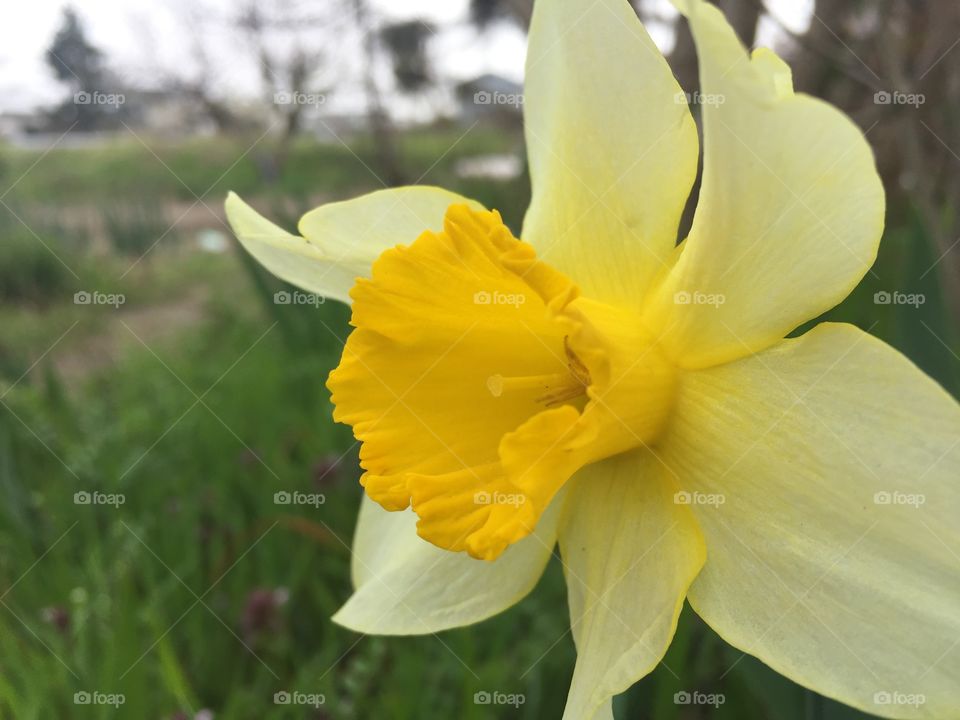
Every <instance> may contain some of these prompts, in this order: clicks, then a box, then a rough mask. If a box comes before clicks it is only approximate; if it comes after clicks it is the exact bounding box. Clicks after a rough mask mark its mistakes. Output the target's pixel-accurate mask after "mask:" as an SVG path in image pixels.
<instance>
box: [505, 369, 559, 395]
mask: <svg viewBox="0 0 960 720" xmlns="http://www.w3.org/2000/svg"><path fill="white" fill-rule="evenodd" d="M569 383H570V376H569V375H567V374H565V373H548V374H546V375H526V376H521V377H504V376H503V375H491V376H490V377H488V378H487V390H489V391H490V394H491V395H493V396H494V397H500V396H501V395H503V393H504V392H507V391H511V390H538V389H543V390H550V389H551V388H555V387H557V386H558V385H569Z"/></svg>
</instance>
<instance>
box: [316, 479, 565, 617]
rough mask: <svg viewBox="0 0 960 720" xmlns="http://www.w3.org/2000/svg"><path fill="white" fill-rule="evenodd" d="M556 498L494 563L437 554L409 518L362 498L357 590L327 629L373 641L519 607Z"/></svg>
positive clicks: (535, 573)
mask: <svg viewBox="0 0 960 720" xmlns="http://www.w3.org/2000/svg"><path fill="white" fill-rule="evenodd" d="M560 501H562V496H561V497H559V498H558V501H557V502H555V503H554V505H553V506H551V508H548V510H547V512H546V513H544V515H543V516H542V517H541V518H540V522H539V523H538V524H537V529H536V531H535V532H534V534H533V535H531V536H529V537H527V538H525V539H523V540H521V541H520V542H518V543H516V544H515V545H512V546H511V547H509V548H507V550H506V551H505V552H504V553H503V555H501V556H500V558H499V559H497V560H496V561H495V562H485V561H483V560H475V559H473V558H471V557H469V556H468V555H465V554H464V553H452V552H448V551H446V550H441V549H440V548H438V547H435V546H434V545H431V544H430V543H428V542H427V541H426V540H423V539H422V538H420V537H419V536H418V535H417V528H416V523H417V516H416V515H414V514H413V512H412V511H410V510H406V511H403V512H387V511H386V510H384V509H383V508H381V507H380V506H379V505H378V504H377V503H375V502H373V501H372V500H370V499H369V498H367V497H366V496H365V497H364V499H363V505H362V506H361V509H360V518H359V520H358V521H357V530H356V534H355V537H354V542H353V582H354V585H355V587H356V591H355V592H354V593H353V595H352V596H351V597H350V599H349V600H348V601H347V603H346V604H345V605H344V606H343V607H342V608H340V610H339V611H338V612H337V614H336V615H334V616H333V620H334V622H337V623H339V624H340V625H343V626H344V627H347V628H350V629H351V630H355V631H357V632H362V633H368V634H375V635H419V634H424V633H432V632H439V631H440V630H447V629H449V628H453V627H459V626H462V625H469V624H471V623H475V622H479V621H480V620H484V619H486V618H488V617H490V616H492V615H496V614H497V613H499V612H502V611H503V610H505V609H507V608H508V607H510V606H511V605H513V604H515V603H517V602H519V601H520V600H521V599H522V598H523V597H524V596H525V595H527V593H529V592H530V590H532V589H533V587H534V585H536V584H537V580H539V579H540V576H541V575H542V574H543V570H544V568H545V567H546V565H547V561H548V560H549V559H550V555H551V553H552V551H553V546H554V544H555V543H556V526H557V515H558V513H557V510H556V506H558V505H559V502H560Z"/></svg>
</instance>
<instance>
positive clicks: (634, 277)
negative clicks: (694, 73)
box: [522, 0, 698, 303]
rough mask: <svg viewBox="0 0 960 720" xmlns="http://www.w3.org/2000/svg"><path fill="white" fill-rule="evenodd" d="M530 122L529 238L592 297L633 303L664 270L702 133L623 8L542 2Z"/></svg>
mask: <svg viewBox="0 0 960 720" xmlns="http://www.w3.org/2000/svg"><path fill="white" fill-rule="evenodd" d="M524 119H525V123H526V139H527V152H528V155H529V159H530V174H531V178H532V182H533V200H532V203H531V205H530V209H529V210H528V212H527V216H526V219H525V221H524V226H523V233H522V237H523V239H524V240H526V241H527V242H530V243H531V244H533V245H534V246H535V247H536V248H537V252H538V254H539V255H540V256H541V257H542V258H543V259H544V260H545V261H547V262H549V263H550V264H552V265H554V266H555V267H557V268H559V269H560V270H562V271H563V272H565V273H566V274H568V275H569V276H570V277H572V278H573V279H574V280H575V281H576V282H577V283H578V285H580V287H581V288H582V289H583V290H584V294H585V295H588V296H590V297H592V298H594V299H598V300H605V301H626V302H630V303H636V302H638V301H639V299H640V298H641V297H642V296H643V294H644V292H645V291H646V289H647V287H648V285H649V283H650V280H651V278H652V277H653V276H654V275H655V274H656V273H658V272H660V271H661V270H663V269H664V267H665V264H666V263H667V261H668V259H669V257H670V255H671V252H672V250H673V247H674V244H675V242H676V235H677V226H678V224H679V220H680V215H681V213H682V211H683V207H684V204H685V202H686V199H687V195H688V194H689V192H690V187H691V185H692V183H693V180H694V177H695V175H696V170H697V153H698V148H697V144H698V143H697V131H696V126H695V125H694V123H693V119H692V118H691V116H690V112H689V110H688V109H687V101H686V98H685V97H684V96H683V95H682V93H681V91H680V87H679V86H678V85H677V83H676V80H675V79H674V77H673V74H672V73H671V71H670V68H669V67H668V65H667V63H666V61H665V60H664V59H663V56H662V55H661V54H660V51H659V50H658V49H657V46H656V45H654V43H653V41H652V40H651V39H650V36H649V35H648V34H647V31H646V30H645V29H644V27H643V25H642V24H641V23H640V21H639V20H638V19H637V16H636V13H635V12H634V11H633V9H632V8H631V7H630V5H629V3H628V2H627V1H626V0H596V1H592V2H580V0H538V2H537V3H536V4H535V5H534V12H533V21H532V23H531V27H530V40H529V45H528V50H527V65H526V86H525V104H524Z"/></svg>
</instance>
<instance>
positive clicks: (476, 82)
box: [454, 74, 523, 125]
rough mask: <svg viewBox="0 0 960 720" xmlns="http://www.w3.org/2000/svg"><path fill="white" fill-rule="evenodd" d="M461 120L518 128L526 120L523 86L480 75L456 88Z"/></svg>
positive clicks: (505, 79)
mask: <svg viewBox="0 0 960 720" xmlns="http://www.w3.org/2000/svg"><path fill="white" fill-rule="evenodd" d="M454 92H455V94H456V98H457V105H458V108H459V115H460V119H461V120H462V121H463V122H465V123H468V124H473V123H474V122H477V121H478V120H480V121H492V122H496V123H499V124H505V125H516V124H519V123H521V122H522V118H523V85H521V84H520V83H517V82H513V81H512V80H508V79H507V78H504V77H501V76H499V75H491V74H487V75H481V76H480V77H478V78H474V79H473V80H467V81H465V82H462V83H460V84H458V85H457V86H456V87H455V88H454Z"/></svg>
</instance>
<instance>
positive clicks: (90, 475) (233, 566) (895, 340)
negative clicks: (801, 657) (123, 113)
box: [0, 128, 960, 720]
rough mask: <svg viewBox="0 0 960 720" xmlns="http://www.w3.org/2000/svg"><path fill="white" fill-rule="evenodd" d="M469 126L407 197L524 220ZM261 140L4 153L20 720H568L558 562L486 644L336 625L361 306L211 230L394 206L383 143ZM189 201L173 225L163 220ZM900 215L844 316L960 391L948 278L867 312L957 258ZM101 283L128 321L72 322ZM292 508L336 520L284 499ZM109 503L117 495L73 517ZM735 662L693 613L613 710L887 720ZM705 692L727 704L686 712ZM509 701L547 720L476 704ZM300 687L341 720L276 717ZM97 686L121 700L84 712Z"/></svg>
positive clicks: (8, 428)
mask: <svg viewBox="0 0 960 720" xmlns="http://www.w3.org/2000/svg"><path fill="white" fill-rule="evenodd" d="M463 130H464V129H463V128H461V129H457V128H448V129H445V130H442V131H436V132H432V133H426V132H418V133H417V134H415V135H410V136H406V137H404V139H403V141H402V145H401V147H402V156H403V161H404V165H405V168H406V170H407V172H408V174H409V175H410V179H411V180H412V181H413V180H418V181H419V182H422V183H429V184H438V185H445V186H449V187H452V188H453V189H456V190H459V191H461V192H463V193H464V194H468V195H471V196H474V197H477V198H478V199H479V200H481V201H482V202H484V203H486V204H487V205H489V206H491V207H497V208H500V209H502V211H503V212H504V216H505V217H506V218H507V220H508V222H509V223H510V224H511V225H512V226H513V227H515V228H517V227H518V226H519V221H520V219H521V217H522V210H523V208H524V206H525V204H526V199H527V197H528V194H527V193H528V190H527V189H526V181H525V180H524V179H518V180H517V181H514V182H511V183H505V184H504V183H497V182H493V181H479V180H475V181H471V182H469V183H464V182H462V181H459V180H457V178H456V175H455V173H454V172H453V167H454V164H455V162H456V160H457V159H458V158H462V157H467V156H470V155H475V154H478V153H489V152H495V151H504V150H509V149H512V148H516V147H517V145H518V143H519V139H518V138H517V137H514V136H510V135H509V134H505V133H499V132H492V131H480V130H476V131H473V132H468V133H467V134H466V135H465V136H463V137H462V138H461V135H462V134H463ZM254 139H255V138H253V139H238V140H216V141H213V140H211V141H205V142H200V141H193V142H190V143H186V144H178V145H169V144H164V143H162V142H159V141H157V142H153V141H150V140H147V145H149V147H147V146H145V145H144V144H143V143H141V142H140V141H138V140H137V139H135V138H128V139H127V140H125V141H123V142H122V143H118V144H116V145H115V146H111V147H105V148H101V149H83V150H80V149H55V150H53V151H51V152H50V153H48V154H46V155H42V156H41V154H40V153H39V152H32V153H28V152H25V151H22V150H12V149H0V190H2V189H6V188H8V187H11V186H12V189H11V190H9V191H8V192H7V194H5V195H3V196H2V201H3V203H4V205H0V301H2V308H0V404H2V405H3V407H0V509H2V512H0V576H2V578H0V605H2V607H0V644H2V648H0V717H2V718H16V719H17V720H31V719H34V718H36V719H39V718H44V719H46V718H73V717H78V718H88V717H89V718H101V717H102V718H108V717H122V718H169V719H172V718H183V717H194V715H196V714H197V713H198V712H199V711H200V710H201V709H203V708H207V709H210V710H211V711H213V712H214V713H215V717H216V718H218V719H219V718H230V719H251V720H252V719H260V718H337V719H338V720H340V719H347V720H349V719H351V718H374V717H387V718H410V719H414V718H416V719H421V718H464V719H466V720H470V719H471V718H493V717H504V718H508V717H509V718H559V717H560V716H561V714H562V709H563V705H564V700H565V695H566V689H567V685H568V682H569V679H570V675H571V673H572V669H573V661H574V649H573V643H572V640H571V638H570V635H569V633H568V620H567V615H566V613H567V608H566V597H565V595H566V592H565V587H564V583H563V578H562V573H561V569H560V566H559V562H558V561H557V560H556V559H555V560H554V561H553V562H552V563H551V565H550V567H549V569H548V572H547V574H546V576H545V577H544V578H543V580H542V581H541V583H540V585H539V586H538V587H537V589H536V590H535V591H534V592H533V594H532V595H531V596H530V597H528V598H527V599H526V600H524V601H523V602H522V603H520V604H519V605H518V606H517V607H515V608H513V609H511V610H510V611H509V612H507V613H505V614H503V615H502V616H500V617H497V618H495V619H492V620H490V621H487V622H484V623H482V624H480V625H477V626H474V627H470V628H464V629H460V630H455V631H451V632H446V633H442V634H441V635H438V636H426V637H419V638H406V639H405V638H376V637H362V636H358V635H356V634H354V633H351V632H348V631H346V630H344V629H342V628H339V627H337V626H335V625H333V624H332V623H331V622H330V621H329V617H330V615H331V614H332V613H333V612H334V611H335V610H336V609H337V608H338V607H339V606H340V604H342V603H343V602H344V601H345V600H346V598H347V597H348V596H349V594H350V583H349V563H350V553H349V546H350V542H351V536H352V532H353V525H354V522H355V516H356V510H357V507H358V505H359V501H360V497H361V492H360V488H359V485H358V483H357V477H358V469H357V448H356V447H355V446H354V444H353V442H352V437H351V434H350V431H349V428H346V427H343V426H337V425H334V424H333V422H332V421H331V419H330V414H331V406H330V403H329V398H328V394H327V391H326V389H325V386H324V382H325V379H326V376H327V373H328V372H329V371H330V370H331V369H332V368H333V367H334V366H335V365H336V363H337V362H338V356H339V355H338V354H339V350H340V347H341V342H342V340H343V339H344V338H345V337H346V334H347V333H348V330H349V328H348V325H347V320H348V311H347V309H346V308H344V307H342V306H339V305H337V304H335V303H329V304H325V305H321V306H319V307H317V308H312V307H291V306H278V305H276V304H274V303H273V302H272V296H273V293H274V292H275V291H276V290H277V289H279V288H281V287H282V286H281V285H280V284H279V283H278V282H277V281H275V280H274V279H272V278H271V277H268V276H267V275H265V274H264V273H263V272H262V271H260V270H259V269H258V268H257V267H256V266H255V265H254V264H253V263H252V262H251V261H250V260H249V259H248V258H247V257H246V256H245V255H243V253H242V252H241V251H239V249H238V246H237V245H236V243H235V242H233V241H232V240H231V245H230V247H229V250H228V251H227V252H223V253H209V252H204V251H202V250H199V249H198V248H197V243H196V238H197V235H198V234H199V233H202V232H209V231H218V232H221V233H225V232H226V231H225V229H224V227H223V225H222V217H221V216H220V208H221V205H222V201H223V198H224V195H225V193H226V191H227V190H228V189H233V190H236V191H237V192H239V193H241V194H242V195H244V196H245V197H247V198H250V199H252V200H253V201H254V204H256V205H257V206H258V207H260V208H261V209H263V210H264V211H267V210H271V209H272V213H273V215H274V217H277V218H279V219H280V220H281V222H282V224H284V225H285V226H287V227H290V228H292V227H293V226H294V224H295V221H296V217H297V216H298V215H299V214H300V213H301V212H303V211H304V210H306V209H307V208H309V207H310V206H311V204H313V203H315V202H319V201H320V200H323V199H334V198H343V197H349V196H351V195H354V194H356V193H358V192H362V191H366V190H372V189H376V188H378V187H380V184H379V182H378V180H377V175H378V170H377V163H376V160H375V158H376V155H375V153H374V151H373V149H372V146H371V145H370V144H369V143H367V142H366V141H364V140H363V139H362V138H361V139H359V140H358V141H357V142H356V143H351V148H350V149H347V148H346V147H344V146H340V145H316V144H311V143H307V142H301V143H299V144H298V145H297V146H296V147H295V148H294V152H293V153H292V154H291V157H290V160H289V162H288V163H287V164H286V165H285V166H284V168H283V169H282V171H281V172H280V173H279V175H277V176H276V177H273V178H265V177H264V174H263V172H262V165H261V164H260V161H261V157H260V155H259V153H260V149H259V146H257V147H255V148H254V149H253V150H252V151H249V152H246V153H245V154H244V152H245V150H246V149H247V148H248V147H249V145H250V144H251V142H252V141H253V140H254ZM451 146H452V149H451ZM238 157H239V158H240V159H239V160H238ZM198 198H199V200H198ZM186 208H191V209H190V212H189V213H187V217H188V219H189V222H187V223H184V224H183V226H181V225H179V224H178V225H176V226H174V228H173V229H172V230H170V229H169V225H170V223H171V220H170V214H169V213H170V212H172V213H173V216H174V218H175V217H176V215H177V214H179V211H180V210H181V209H186ZM898 215H899V217H894V218H893V221H892V223H891V225H890V227H889V228H888V231H887V236H886V239H885V242H884V243H883V245H882V248H881V257H880V259H879V261H878V264H877V266H876V268H875V276H868V278H867V280H865V281H864V283H863V284H862V285H861V287H860V288H858V289H857V291H856V292H855V293H854V294H853V295H852V296H851V298H850V299H849V300H847V301H846V302H845V303H844V304H843V305H842V306H841V307H840V308H837V309H836V310H834V311H832V312H831V313H830V314H829V318H830V319H833V320H846V321H849V322H853V323H855V324H857V325H859V326H860V327H862V328H864V329H867V330H869V331H870V332H872V333H873V334H875V335H877V336H879V337H881V338H882V339H884V340H886V341H887V342H890V343H891V344H893V345H894V346H895V347H897V348H899V349H900V350H901V351H903V352H904V353H906V354H907V355H908V356H910V357H911V358H912V359H913V360H914V361H915V362H917V363H918V364H919V365H920V366H921V367H922V368H923V369H924V370H925V371H927V372H928V373H929V374H930V375H932V376H933V377H934V378H936V379H937V380H938V381H939V382H940V383H941V384H943V385H944V386H945V387H946V388H947V389H948V390H950V391H951V392H952V393H954V394H955V395H958V394H960V362H958V361H957V359H956V358H957V355H956V353H958V352H960V347H958V344H957V338H956V337H955V328H952V326H951V324H950V322H949V321H948V319H947V315H946V312H945V310H944V306H943V302H942V300H941V297H940V291H939V288H938V286H937V284H936V274H935V273H929V274H927V275H926V276H925V279H924V281H923V285H922V287H914V288H910V291H911V292H919V293H924V294H925V296H926V298H927V302H926V303H924V304H923V305H922V306H921V307H919V308H913V307H910V306H904V305H898V306H894V305H886V306H884V305H880V306H878V305H876V304H874V302H873V296H874V293H876V292H878V291H882V290H884V289H889V288H901V289H904V288H908V287H910V282H911V281H908V279H909V278H915V277H919V275H920V274H921V273H922V272H923V269H924V268H926V267H929V266H930V265H932V264H933V262H934V260H935V259H936V258H935V257H933V256H932V254H931V253H930V251H929V247H930V243H928V242H927V241H926V239H925V238H924V237H923V235H922V231H921V230H920V229H919V226H918V225H917V224H916V223H915V222H914V221H913V220H912V217H911V215H910V213H909V211H907V210H903V211H900V212H899V213H898ZM87 217H94V218H95V219H96V220H97V222H98V223H99V231H98V232H96V233H93V234H91V233H90V231H89V230H88V229H87V228H86V226H85V224H84V222H83V219H84V218H87ZM94 235H95V236H94ZM158 240H159V242H158ZM81 291H88V292H92V291H98V292H101V293H104V294H113V295H117V296H119V295H123V297H124V302H123V304H122V305H120V306H119V307H116V308H115V307H112V306H109V305H96V306H94V305H77V304H75V303H74V300H73V298H74V294H75V293H77V292H81ZM938 338H943V341H941V340H939V339H938ZM293 490H298V491H301V492H306V493H318V494H322V495H323V496H324V498H325V502H323V504H319V505H318V506H317V507H310V506H298V507H296V508H291V507H288V506H283V505H277V504H275V503H274V494H275V493H277V492H280V491H293ZM94 492H97V493H103V494H105V495H113V496H116V497H117V501H118V503H119V497H120V496H122V498H123V503H122V504H116V505H110V504H97V505H93V504H78V503H77V502H76V499H75V495H76V493H94ZM82 497H83V496H80V499H82ZM740 657H741V654H740V653H739V652H738V651H736V650H734V649H733V648H731V647H729V646H727V645H725V644H724V643H723V641H721V640H720V639H719V638H718V637H717V636H716V635H715V634H713V633H712V631H710V630H709V629H708V628H706V626H705V625H703V623H701V622H700V621H699V620H698V619H697V618H696V616H694V615H693V613H692V612H690V611H689V608H688V609H687V610H686V611H685V612H684V614H683V616H682V618H681V623H680V628H679V631H678V634H677V638H676V640H675V642H674V644H673V646H672V647H671V649H670V651H669V653H668V655H667V657H666V659H665V663H664V664H663V665H661V666H660V667H659V668H658V669H657V670H656V671H655V672H654V673H653V674H652V675H650V676H649V677H647V678H645V679H644V680H643V681H642V682H641V683H639V684H638V685H636V686H635V687H634V688H633V689H631V690H630V691H629V692H628V693H627V694H625V695H624V696H622V697H621V698H619V699H618V703H617V712H618V717H620V718H630V719H631V720H633V719H635V718H649V719H651V720H670V719H672V718H698V717H711V718H721V719H722V718H731V719H732V718H744V717H751V718H770V719H771V720H773V719H776V720H806V719H808V718H832V719H838V718H855V717H865V716H864V715H862V714H860V713H856V712H854V711H851V710H848V709H846V708H844V707H841V706H839V705H837V704H835V703H832V702H829V701H827V700H824V699H822V698H819V697H817V696H815V695H813V694H812V693H809V692H807V691H805V690H803V689H802V688H799V687H798V686H796V685H793V684H792V683H790V682H789V681H787V680H785V679H783V678H781V677H780V676H778V675H777V674H775V673H774V672H772V671H770V670H769V669H767V668H765V667H764V666H763V665H762V664H760V663H759V662H757V661H754V660H753V659H751V658H749V657H747V658H743V659H742V660H739V661H738V659H739V658H740ZM731 666H733V669H732V670H730V672H729V673H728V674H726V675H724V676H723V677H722V679H721V675H723V674H724V672H725V671H726V670H727V669H729V668H730V667H731ZM689 687H697V688H700V689H701V690H702V691H704V692H723V693H724V695H725V697H726V702H725V703H724V704H723V705H722V706H721V707H719V708H717V709H713V708H706V709H704V708H690V707H684V706H678V705H676V704H674V702H673V695H674V693H675V692H677V691H679V690H681V689H684V688H689ZM493 689H497V690H499V691H502V692H506V693H522V694H523V695H524V696H525V702H524V703H523V704H522V705H520V706H519V707H516V708H514V707H495V708H494V707H491V706H484V705H477V704H474V702H473V696H474V693H476V692H479V691H484V690H493ZM283 691H288V692H294V691H297V692H302V693H308V694H309V693H313V694H322V695H323V696H324V700H325V702H324V703H323V704H322V705H320V706H319V707H318V708H317V709H315V710H314V709H305V708H304V707H302V706H300V707H295V706H286V705H278V704H275V703H274V694H275V693H277V692H283ZM78 692H81V693H82V692H100V693H104V694H122V695H123V697H124V700H125V701H124V704H123V705H122V706H121V707H120V708H119V709H118V710H115V709H114V708H113V707H110V706H104V705H90V706H80V705H77V704H75V702H74V695H75V693H78ZM697 712H700V713H702V714H701V715H697V714H695V713H697Z"/></svg>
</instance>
